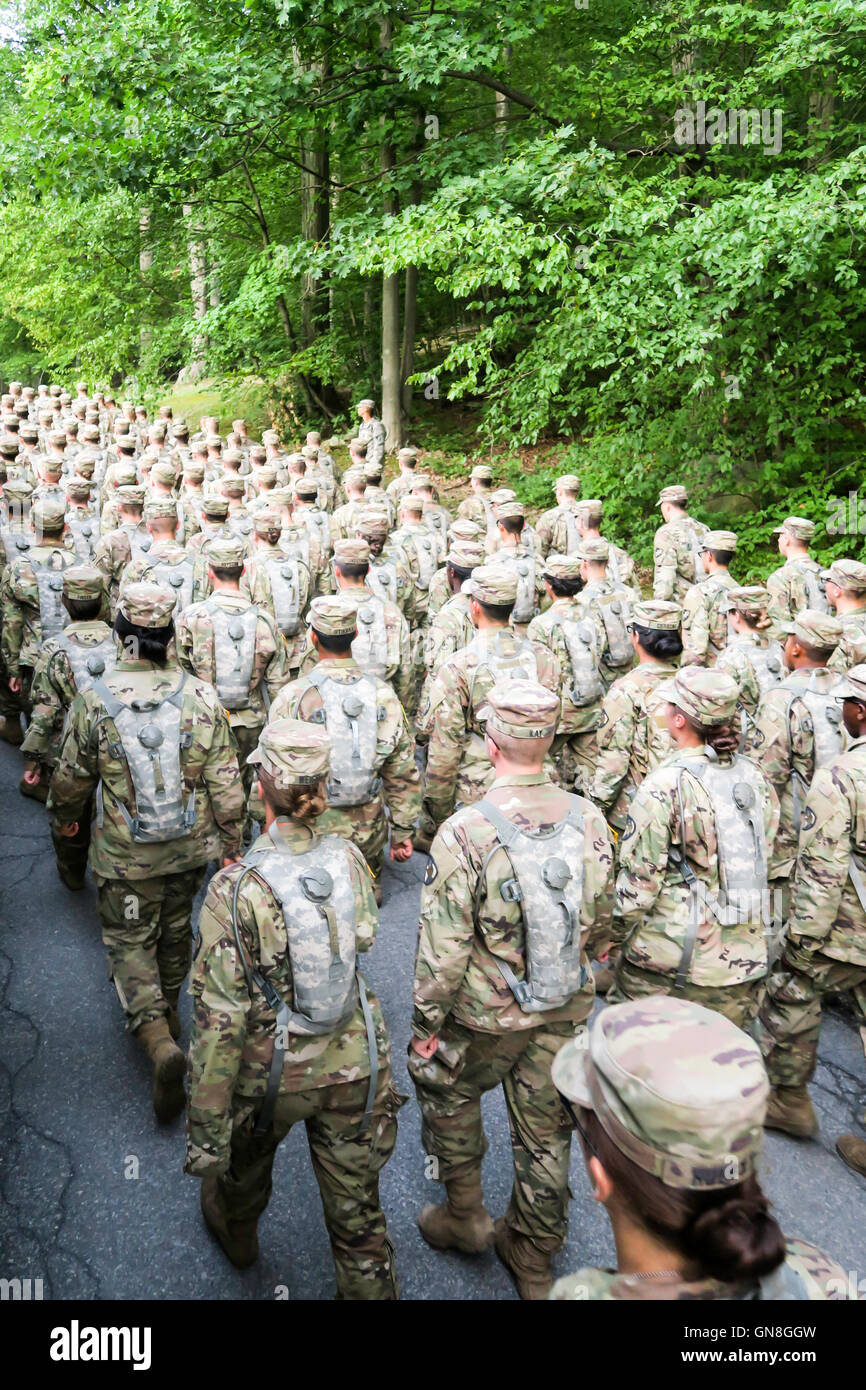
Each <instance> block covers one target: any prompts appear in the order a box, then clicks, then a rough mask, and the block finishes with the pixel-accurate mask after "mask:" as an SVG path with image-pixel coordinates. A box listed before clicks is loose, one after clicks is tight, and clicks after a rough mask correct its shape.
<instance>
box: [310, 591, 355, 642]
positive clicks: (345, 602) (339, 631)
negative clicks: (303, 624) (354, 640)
mask: <svg viewBox="0 0 866 1390" xmlns="http://www.w3.org/2000/svg"><path fill="white" fill-rule="evenodd" d="M307 623H308V625H309V626H310V627H312V628H313V629H314V631H316V632H320V633H321V634H322V636H323V637H348V636H349V635H350V634H351V633H353V632H356V631H357V628H358V605H357V603H356V602H355V600H354V599H351V598H348V597H347V596H345V595H343V594H334V595H331V596H330V597H324V598H314V599H313V601H312V603H311V604H310V612H309V616H308V618H307Z"/></svg>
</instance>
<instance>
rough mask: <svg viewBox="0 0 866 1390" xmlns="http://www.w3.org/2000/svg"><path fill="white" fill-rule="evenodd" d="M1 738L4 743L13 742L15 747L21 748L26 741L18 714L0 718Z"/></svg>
mask: <svg viewBox="0 0 866 1390" xmlns="http://www.w3.org/2000/svg"><path fill="white" fill-rule="evenodd" d="M0 738H2V740H3V742H4V743H11V744H12V746H13V747H14V748H20V747H21V744H22V743H23V742H24V734H23V732H22V729H21V720H20V719H19V718H18V716H17V715H7V716H6V718H5V719H3V720H0Z"/></svg>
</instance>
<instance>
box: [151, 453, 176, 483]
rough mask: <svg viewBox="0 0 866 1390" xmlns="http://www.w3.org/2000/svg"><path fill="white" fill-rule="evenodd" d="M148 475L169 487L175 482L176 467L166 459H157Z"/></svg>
mask: <svg viewBox="0 0 866 1390" xmlns="http://www.w3.org/2000/svg"><path fill="white" fill-rule="evenodd" d="M150 476H151V477H152V478H153V479H154V480H155V481H156V482H158V483H164V484H165V485H166V486H168V487H171V485H172V484H173V483H176V482H177V469H176V468H175V466H174V464H173V463H169V461H168V459H159V460H158V461H157V462H156V463H155V464H154V465H153V468H151V470H150Z"/></svg>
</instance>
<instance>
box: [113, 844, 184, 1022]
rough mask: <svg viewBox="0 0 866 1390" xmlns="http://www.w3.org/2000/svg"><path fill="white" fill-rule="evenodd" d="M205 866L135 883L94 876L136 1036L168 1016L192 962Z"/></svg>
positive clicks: (120, 987) (121, 991)
mask: <svg viewBox="0 0 866 1390" xmlns="http://www.w3.org/2000/svg"><path fill="white" fill-rule="evenodd" d="M204 872H205V871H204V867H202V868H200V869H187V870H186V872H185V873H181V874H161V875H160V876H159V878H139V879H135V880H134V881H130V880H129V879H119V878H102V877H100V876H99V875H95V878H96V889H97V905H98V908H99V916H100V918H101V920H102V940H103V943H104V945H105V949H106V950H107V952H108V967H109V977H110V979H112V980H113V981H114V985H115V988H116V990H117V993H118V996H119V998H120V1002H121V1004H122V1005H123V1007H124V1010H125V1012H126V1016H127V1021H128V1022H127V1026H128V1027H129V1029H130V1031H131V1032H133V1033H134V1032H136V1030H137V1029H139V1028H140V1027H141V1026H142V1024H143V1023H154V1022H156V1020H157V1019H160V1018H162V1017H163V1016H164V1015H165V1014H166V1013H167V1012H168V1004H167V1003H166V999H165V995H166V993H168V994H171V995H174V994H176V993H177V992H178V991H179V990H180V988H181V986H182V984H183V982H184V980H185V979H186V977H187V974H188V973H189V967H190V961H191V959H192V923H191V918H192V905H193V899H194V898H195V895H196V893H197V892H198V890H199V887H200V886H201V882H202V879H203V878H204Z"/></svg>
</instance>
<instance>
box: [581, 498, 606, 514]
mask: <svg viewBox="0 0 866 1390" xmlns="http://www.w3.org/2000/svg"><path fill="white" fill-rule="evenodd" d="M576 510H577V511H578V512H587V513H588V514H589V515H590V516H601V514H602V512H603V511H604V503H603V502H602V500H601V498H600V497H581V499H580V501H579V502H578V504H577V507H576Z"/></svg>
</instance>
